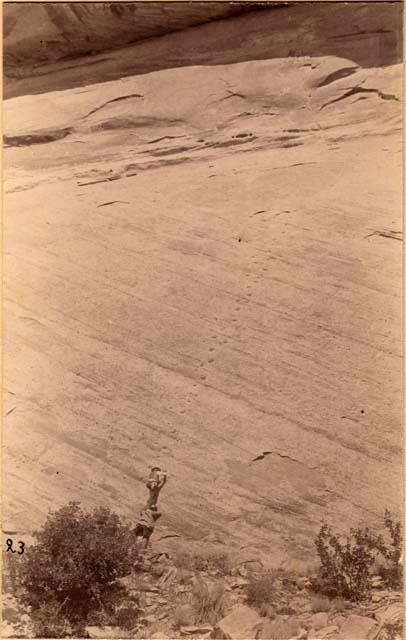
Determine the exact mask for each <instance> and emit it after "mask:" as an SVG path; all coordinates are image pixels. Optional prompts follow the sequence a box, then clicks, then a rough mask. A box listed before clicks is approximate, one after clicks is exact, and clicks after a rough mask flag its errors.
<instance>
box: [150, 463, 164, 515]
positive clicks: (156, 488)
mask: <svg viewBox="0 0 406 640" xmlns="http://www.w3.org/2000/svg"><path fill="white" fill-rule="evenodd" d="M166 478H167V476H166V473H165V472H164V471H162V469H160V467H152V468H151V472H150V474H149V477H148V480H147V489H149V498H148V502H147V508H151V507H154V506H156V505H157V502H158V497H159V493H160V491H161V489H162V487H163V486H164V484H165V482H166Z"/></svg>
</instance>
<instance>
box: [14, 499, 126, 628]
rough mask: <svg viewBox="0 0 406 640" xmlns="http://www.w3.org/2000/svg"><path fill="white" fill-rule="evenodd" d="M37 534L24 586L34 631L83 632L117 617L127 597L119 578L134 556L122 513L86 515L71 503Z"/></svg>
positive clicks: (24, 573) (24, 569)
mask: <svg viewBox="0 0 406 640" xmlns="http://www.w3.org/2000/svg"><path fill="white" fill-rule="evenodd" d="M35 537H36V539H37V541H38V542H37V544H35V545H33V546H32V547H30V550H29V554H27V558H26V561H25V563H24V565H23V567H22V574H21V584H22V587H23V589H24V594H23V601H24V603H25V604H27V605H29V606H30V607H31V611H32V614H31V615H32V618H33V622H34V626H35V631H36V635H42V636H44V637H63V636H65V635H66V634H67V633H68V632H73V633H77V634H79V633H80V632H81V631H82V630H83V628H84V626H86V624H98V623H100V622H104V621H105V620H106V618H107V619H108V618H111V617H112V616H114V614H115V611H116V608H117V607H118V606H119V605H120V603H121V602H122V601H123V600H124V599H125V597H126V595H127V594H126V590H125V589H124V587H123V586H121V585H120V584H119V583H118V579H119V578H121V577H123V576H125V575H127V574H129V573H130V571H131V568H132V565H133V563H134V560H135V552H134V544H133V538H132V535H131V532H130V529H129V528H128V527H126V526H124V525H123V524H121V522H120V519H119V517H118V516H117V515H115V514H113V513H112V512H111V511H110V510H109V509H105V508H99V509H96V510H95V511H94V512H93V513H86V512H84V511H82V509H81V508H80V506H79V505H78V504H77V503H75V502H72V503H70V504H68V505H67V506H65V507H62V508H61V509H59V510H58V511H56V512H54V513H51V514H50V515H49V516H48V518H47V521H46V522H45V525H44V526H43V528H42V529H41V530H40V531H39V532H36V533H35Z"/></svg>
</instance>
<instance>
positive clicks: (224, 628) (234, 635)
mask: <svg viewBox="0 0 406 640" xmlns="http://www.w3.org/2000/svg"><path fill="white" fill-rule="evenodd" d="M260 624H261V617H260V616H259V615H258V613H257V612H256V611H255V610H254V609H251V608H250V607H246V606H245V605H242V604H240V605H237V606H236V607H234V609H232V611H231V612H230V613H229V614H228V615H227V616H226V617H225V618H223V619H222V620H221V621H220V622H219V623H218V624H217V626H216V628H215V629H214V630H213V632H212V634H211V638H215V639H216V640H246V639H247V638H255V637H256V633H257V631H258V625H260Z"/></svg>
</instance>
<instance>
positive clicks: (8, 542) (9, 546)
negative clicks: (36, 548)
mask: <svg viewBox="0 0 406 640" xmlns="http://www.w3.org/2000/svg"><path fill="white" fill-rule="evenodd" d="M17 544H18V545H19V551H16V550H15V549H13V540H12V538H7V540H6V545H7V551H11V553H18V555H19V556H21V555H22V554H23V553H24V548H25V544H24V542H22V541H21V540H18V542H17Z"/></svg>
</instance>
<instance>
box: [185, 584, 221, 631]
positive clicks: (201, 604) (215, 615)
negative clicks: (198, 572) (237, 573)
mask: <svg viewBox="0 0 406 640" xmlns="http://www.w3.org/2000/svg"><path fill="white" fill-rule="evenodd" d="M191 604H192V608H193V612H194V622H195V623H197V624H198V623H200V622H208V623H209V624H211V625H215V624H216V622H218V621H219V620H220V619H221V618H223V616H224V613H225V608H226V607H225V604H226V602H225V590H224V585H223V584H222V583H221V582H216V583H214V584H213V585H211V586H210V587H209V586H208V585H207V583H206V582H204V580H197V581H196V582H195V583H194V585H193V588H192V601H191Z"/></svg>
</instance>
